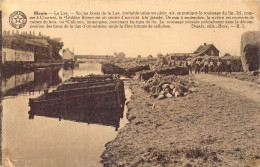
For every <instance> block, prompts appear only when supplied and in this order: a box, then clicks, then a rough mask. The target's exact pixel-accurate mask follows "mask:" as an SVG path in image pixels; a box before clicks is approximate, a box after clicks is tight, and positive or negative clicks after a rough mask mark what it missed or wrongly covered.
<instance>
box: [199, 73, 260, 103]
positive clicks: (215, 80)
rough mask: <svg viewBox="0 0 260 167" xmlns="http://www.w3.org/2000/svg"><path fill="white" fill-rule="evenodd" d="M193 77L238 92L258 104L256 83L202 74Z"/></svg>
mask: <svg viewBox="0 0 260 167" xmlns="http://www.w3.org/2000/svg"><path fill="white" fill-rule="evenodd" d="M194 76H195V78H197V79H198V80H202V81H206V82H209V83H211V84H214V85H216V86H218V87H221V88H224V89H228V90H230V91H234V92H238V93H239V94H240V95H242V96H245V97H247V98H248V99H251V100H253V101H255V102H260V85H259V84H257V83H254V82H249V81H242V80H238V79H234V78H229V77H222V76H218V75H211V74H203V73H201V74H196V75H194Z"/></svg>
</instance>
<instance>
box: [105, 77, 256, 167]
mask: <svg viewBox="0 0 260 167" xmlns="http://www.w3.org/2000/svg"><path fill="white" fill-rule="evenodd" d="M220 82H221V81H220ZM195 84H196V87H197V89H198V92H194V93H191V94H188V95H187V96H183V97H178V98H167V99H163V100H156V99H152V98H149V97H148V95H149V94H148V93H146V92H145V91H144V90H143V89H141V87H140V85H141V82H140V81H134V80H132V81H131V85H132V86H131V90H132V97H131V100H130V102H129V103H128V104H127V105H128V114H127V118H128V120H129V121H130V122H129V123H128V124H127V125H126V126H125V127H124V128H122V129H121V130H120V131H119V133H118V135H117V137H116V138H115V139H114V140H113V141H111V142H109V143H107V144H106V150H105V152H104V153H103V154H102V156H101V157H102V159H103V160H102V162H103V164H104V166H109V167H110V166H147V167H148V166H187V167H188V166H189V167H191V166H246V165H249V166H254V165H253V164H255V163H257V162H259V152H257V151H259V145H260V142H259V140H257V137H256V134H260V132H259V129H257V127H256V121H257V114H258V110H259V107H260V105H259V103H257V102H255V101H252V100H249V99H248V98H246V97H244V96H242V95H241V94H239V93H237V92H235V91H234V90H228V89H225V88H221V87H219V86H217V85H216V84H211V83H209V82H205V81H201V80H200V79H197V80H196V82H195ZM255 166H256V165H255Z"/></svg>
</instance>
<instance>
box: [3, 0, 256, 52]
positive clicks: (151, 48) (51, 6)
mask: <svg viewBox="0 0 260 167" xmlns="http://www.w3.org/2000/svg"><path fill="white" fill-rule="evenodd" d="M1 8H2V10H4V11H3V12H4V13H3V14H4V17H3V29H6V30H13V28H12V27H11V26H10V25H9V23H8V18H9V15H10V13H12V12H13V11H17V10H20V11H23V12H24V13H25V14H26V15H27V17H29V16H31V15H32V14H33V12H34V11H39V12H42V11H45V12H53V11H61V10H62V11H68V12H75V11H102V10H105V11H111V10H115V11H140V12H141V11H168V12H169V11H198V10H200V11H222V10H231V11H236V10H238V11H250V10H252V8H251V9H250V7H249V6H248V5H245V3H244V2H242V1H240V0H223V1H222V0H218V1H216V0H189V1H187V0H186V1H183V0H182V1H179V0H162V1H158V0H146V1H142V0H141V1H140V0H138V1H137V0H125V1H121V0H120V1H119V0H95V1H88V0H66V1H65V0H55V2H54V1H53V0H20V1H17V0H6V1H5V0H2V4H1ZM22 30H23V31H26V30H27V31H30V30H31V31H35V32H39V31H41V32H42V33H43V34H45V35H49V36H51V37H61V38H62V41H63V42H64V45H65V46H64V48H67V47H68V48H69V49H71V50H72V49H73V48H74V51H75V54H94V55H112V54H113V53H114V52H125V53H126V55H127V56H129V57H136V56H137V55H142V56H144V57H146V56H148V55H149V54H152V55H156V54H157V53H162V54H166V53H190V52H193V51H195V50H196V49H197V47H198V46H199V45H201V44H203V43H204V42H205V43H213V44H214V45H215V46H216V47H217V48H218V49H219V50H220V51H221V52H220V54H221V55H223V54H224V53H231V54H236V55H239V53H240V39H241V34H242V33H243V32H246V31H257V30H259V21H258V20H257V19H255V23H254V24H253V25H249V26H247V28H245V29H192V28H191V27H190V26H189V25H181V26H177V25H176V26H175V27H174V28H172V29H123V30H122V29H92V30H90V29H80V30H75V29H67V30H64V29H62V30H60V29H51V30H46V29H30V28H29V24H27V25H26V26H25V27H24V28H23V29H22Z"/></svg>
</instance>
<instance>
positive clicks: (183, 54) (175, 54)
mask: <svg viewBox="0 0 260 167" xmlns="http://www.w3.org/2000/svg"><path fill="white" fill-rule="evenodd" d="M169 56H176V57H185V56H187V57H188V56H190V53H170V54H169Z"/></svg>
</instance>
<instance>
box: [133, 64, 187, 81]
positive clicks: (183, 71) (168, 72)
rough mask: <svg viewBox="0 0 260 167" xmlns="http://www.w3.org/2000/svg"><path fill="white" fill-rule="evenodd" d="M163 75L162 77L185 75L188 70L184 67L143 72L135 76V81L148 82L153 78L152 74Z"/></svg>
mask: <svg viewBox="0 0 260 167" xmlns="http://www.w3.org/2000/svg"><path fill="white" fill-rule="evenodd" d="M156 73H157V74H163V75H187V74H189V71H188V68H186V67H169V66H168V67H164V68H160V69H158V68H157V69H154V70H144V71H140V72H138V73H137V74H136V76H135V79H138V80H148V79H150V78H151V77H153V76H154V74H156Z"/></svg>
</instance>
